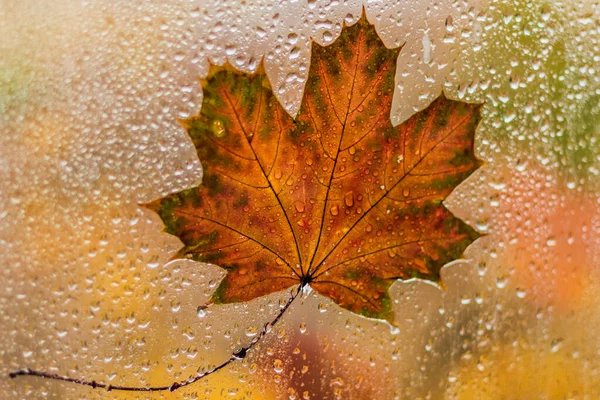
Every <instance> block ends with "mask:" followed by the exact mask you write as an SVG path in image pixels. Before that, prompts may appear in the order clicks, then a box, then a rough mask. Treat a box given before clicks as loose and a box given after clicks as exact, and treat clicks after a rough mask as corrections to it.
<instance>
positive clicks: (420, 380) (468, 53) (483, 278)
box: [0, 0, 600, 399]
mask: <svg viewBox="0 0 600 400" xmlns="http://www.w3.org/2000/svg"><path fill="white" fill-rule="evenodd" d="M363 6H364V7H365V8H366V14H367V17H368V19H369V21H370V22H371V23H373V24H375V26H376V28H377V30H378V32H379V35H380V36H381V38H382V39H383V41H384V42H385V44H386V45H387V46H389V47H397V46H400V45H402V44H404V48H403V49H402V51H401V53H400V56H399V58H398V68H397V75H396V82H397V90H396V93H395V100H394V108H393V109H392V114H391V118H392V121H393V122H394V123H395V124H397V123H400V122H402V121H404V120H405V119H407V118H408V117H409V116H410V115H412V114H414V113H415V112H416V111H418V110H421V109H423V108H425V107H426V106H427V105H428V104H429V102H431V101H432V100H433V99H434V98H435V97H437V96H438V95H439V93H440V92H441V91H442V90H443V91H444V92H445V93H446V95H447V96H448V97H450V98H452V99H460V100H462V101H468V102H484V103H485V105H484V107H483V109H482V114H483V120H482V122H481V124H480V125H479V128H478V131H477V136H476V152H477V154H478V157H479V158H481V159H483V160H485V165H484V166H483V167H482V168H480V169H479V170H478V171H477V172H476V173H475V174H474V175H472V176H471V177H470V178H469V179H468V180H467V181H465V182H464V183H463V184H461V185H460V186H459V187H458V188H457V189H456V190H455V191H454V192H453V193H452V195H451V196H450V198H448V200H446V201H445V204H446V205H447V206H448V207H449V208H450V209H451V210H452V211H453V212H454V213H455V214H456V215H457V216H459V217H461V218H462V219H464V220H465V221H466V222H468V223H469V224H471V225H472V226H474V227H476V229H477V230H478V231H479V232H481V233H483V234H485V235H484V236H483V237H482V238H480V239H479V240H477V241H476V242H475V243H474V244H473V245H471V246H470V247H469V248H468V249H467V252H466V254H465V259H464V260H459V261H456V262H453V263H452V264H451V265H448V266H446V267H445V268H444V270H443V271H442V278H443V282H444V289H443V290H440V289H439V288H437V287H435V286H432V285H430V284H426V283H424V282H420V281H412V282H398V283H396V284H395V285H394V286H393V287H392V297H393V299H394V309H395V312H396V315H397V325H398V328H397V329H390V327H389V326H388V325H386V324H383V323H381V322H378V321H373V320H368V319H365V318H361V317H359V316H358V315H355V314H351V313H349V312H347V311H345V310H343V309H341V308H339V307H338V306H337V305H335V304H334V303H332V302H331V301H329V300H328V299H326V298H323V297H320V296H319V295H317V294H315V293H310V294H308V295H305V296H304V297H303V298H302V299H299V300H301V301H296V302H295V303H294V304H293V306H292V308H291V309H290V311H289V312H288V313H287V314H286V315H285V317H284V318H283V320H282V321H281V322H280V323H279V324H278V325H276V327H275V329H274V331H273V332H272V333H270V334H269V335H267V336H266V337H265V338H264V340H262V341H261V344H260V345H259V346H257V347H256V348H255V350H253V351H252V352H251V353H250V354H249V356H248V357H247V358H246V359H245V360H243V361H239V362H235V363H233V364H231V365H230V366H229V367H227V368H225V369H223V370H221V371H220V372H218V373H216V374H213V375H211V376H209V377H208V378H206V379H204V380H202V381H200V382H198V383H196V384H195V385H192V386H188V387H186V388H184V389H182V390H180V391H178V392H175V393H172V394H171V393H154V394H139V393H138V394H127V393H120V392H106V391H104V390H93V389H90V388H87V387H81V386H77V385H73V384H65V383H60V382H53V381H48V380H42V379H39V378H32V377H24V378H19V379H16V380H10V379H8V378H7V374H8V372H9V371H12V370H15V369H19V368H23V367H30V368H34V369H40V370H45V371H48V372H53V373H61V374H68V375H70V376H72V377H84V378H87V379H90V380H92V379H95V380H97V381H102V382H107V383H111V384H113V385H152V386H157V385H168V384H170V383H172V382H173V381H175V380H182V379H186V378H187V377H189V376H192V375H195V374H196V373H197V371H203V370H206V369H207V368H208V367H209V366H210V365H215V364H218V363H220V362H221V361H222V360H224V359H226V358H228V357H229V356H230V355H231V353H232V351H233V350H235V349H237V348H239V347H241V346H242V345H245V344H246V343H248V342H249V341H250V340H252V337H253V336H255V335H256V334H257V333H258V332H259V330H260V329H262V326H263V324H264V323H265V322H266V321H268V320H270V319H271V318H272V316H274V315H275V314H276V313H277V311H278V309H279V304H280V302H281V301H284V300H285V298H286V296H287V294H286V293H279V294H274V295H271V296H268V297H265V298H260V299H257V300H254V301H251V302H249V303H245V304H237V305H227V306H219V307H212V308H209V309H208V310H207V311H206V312H202V311H198V306H200V305H202V304H204V303H205V302H206V301H207V299H208V298H209V297H210V295H211V293H212V291H213V290H214V289H215V288H216V285H217V284H218V283H219V280H220V279H221V278H222V277H223V272H222V270H220V269H219V268H218V267H216V266H212V265H204V264H200V263H196V262H191V261H177V262H171V263H167V261H168V260H169V258H170V257H171V255H172V254H173V253H174V252H175V251H176V250H177V249H178V248H179V246H180V244H179V241H178V239H176V238H174V237H172V236H169V235H167V234H165V233H163V232H162V223H161V221H160V220H159V218H158V217H157V216H156V215H154V214H153V213H151V212H149V211H148V210H143V209H141V208H139V207H138V206H137V205H138V204H140V203H146V202H149V201H151V200H154V199H157V198H159V197H162V196H165V195H166V194H168V193H172V192H175V191H179V190H182V189H184V188H188V187H191V186H194V185H197V184H198V182H200V181H201V177H202V168H201V164H200V162H201V160H198V158H197V156H196V154H195V150H194V148H193V145H192V143H191V140H190V139H189V138H188V137H187V135H186V133H185V131H184V130H183V128H182V127H181V126H180V125H179V124H178V123H177V119H178V118H185V117H189V116H191V115H193V114H195V113H197V112H198V110H199V107H200V104H201V101H202V91H201V88H200V86H199V78H201V77H203V76H205V74H206V73H207V72H208V66H209V62H212V63H216V64H222V63H224V62H225V60H229V62H231V63H232V64H233V65H234V66H236V67H237V68H239V69H240V70H244V71H253V70H254V69H255V68H256V66H257V65H258V63H259V62H260V60H261V59H263V60H264V63H265V67H266V70H267V72H268V75H269V78H270V80H271V82H272V86H273V88H274V90H275V91H276V94H277V96H278V98H279V99H280V101H281V102H282V104H283V105H284V106H285V108H286V109H287V110H288V111H289V112H290V114H292V115H295V113H296V111H297V110H298V106H299V104H300V99H301V95H302V88H303V85H304V82H305V78H306V76H307V74H308V66H309V63H310V46H311V40H314V41H316V42H317V43H320V44H322V45H325V44H327V43H331V42H333V41H334V40H335V39H336V38H337V37H338V36H339V33H340V31H341V29H342V26H343V25H344V24H352V23H354V22H355V21H357V20H358V18H359V17H360V15H361V12H362V7H363ZM599 46H600V6H599V4H598V2H597V1H592V0H585V1H572V2H570V1H564V2H560V1H540V0H534V1H525V0H497V1H496V0H489V1H461V0H451V1H446V0H439V1H437V2H435V3H432V2H426V1H416V0H403V1H387V2H386V1H368V2H365V4H363V3H362V2H361V1H354V0H347V1H345V0H339V1H338V0H325V1H321V0H287V1H252V0H247V1H233V0H232V1H221V2H212V1H210V2H209V1H202V0H173V1H169V2H164V1H155V0H144V1H137V0H136V1H133V0H127V1H125V0H111V1H88V0H79V1H75V0H70V1H66V0H55V1H52V2H44V1H39V0H36V1H34V0H20V1H12V0H0V266H1V268H0V283H1V286H2V288H1V289H0V337H1V338H2V340H1V341H0V356H1V358H0V359H1V364H0V398H2V399H109V398H110V399H134V398H139V399H146V398H147V399H154V398H156V399H175V398H187V399H373V398H376V399H597V398H600V341H599V340H598V334H599V333H600V299H599V296H598V294H600V283H599V278H600V270H599V266H600V201H599V197H600V196H599V195H600V177H599V174H600V67H599V65H600V49H599Z"/></svg>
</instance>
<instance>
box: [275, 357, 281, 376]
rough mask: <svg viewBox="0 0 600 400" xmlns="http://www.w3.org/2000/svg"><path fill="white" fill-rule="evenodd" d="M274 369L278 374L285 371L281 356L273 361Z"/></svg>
mask: <svg viewBox="0 0 600 400" xmlns="http://www.w3.org/2000/svg"><path fill="white" fill-rule="evenodd" d="M273 371H275V372H276V373H278V374H280V373H282V372H283V361H281V360H280V359H279V358H278V359H276V360H275V361H273Z"/></svg>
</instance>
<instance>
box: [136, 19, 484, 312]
mask: <svg viewBox="0 0 600 400" xmlns="http://www.w3.org/2000/svg"><path fill="white" fill-rule="evenodd" d="M399 51H400V49H387V48H386V47H385V46H384V45H383V43H382V42H381V40H380V39H379V37H378V36H377V33H376V32H375V29H374V28H373V26H371V25H370V24H369V23H368V22H367V20H366V18H365V17H364V16H363V18H361V20H360V21H359V22H358V23H356V24H355V25H354V26H351V27H346V28H344V30H343V32H342V34H341V37H340V38H339V39H338V40H337V41H335V43H333V44H332V45H330V46H327V47H322V46H319V45H318V44H316V43H313V50H312V58H311V67H310V73H309V76H308V81H307V83H306V88H305V91H304V97H303V101H302V104H301V107H300V111H299V114H298V116H297V118H296V119H294V118H292V117H290V116H289V115H288V114H287V113H286V111H285V110H284V109H283V108H282V106H281V105H280V103H279V102H278V101H277V99H276V98H275V95H274V94H273V91H272V89H271V85H270V83H269V80H268V78H267V76H266V74H265V73H264V70H263V68H262V66H261V67H259V68H258V71H257V72H256V73H254V74H252V75H249V74H245V73H242V72H238V71H235V70H234V69H233V68H231V67H229V66H225V67H214V66H213V67H211V70H210V72H209V74H208V77H207V78H206V79H205V80H203V81H202V87H203V89H204V101H203V104H202V109H201V112H200V114H199V115H197V116H196V117H193V118H191V119H189V120H186V121H184V122H183V124H184V126H185V128H186V129H187V131H188V133H189V135H190V137H191V138H192V140H193V142H194V145H195V146H196V148H197V150H198V156H199V157H200V160H202V163H203V166H204V178H203V184H202V185H200V186H198V187H194V188H192V189H189V190H184V191H182V192H180V193H176V194H173V195H170V196H167V197H165V198H163V199H160V200H158V201H156V202H154V203H151V204H149V205H147V206H148V207H150V208H151V209H153V210H155V211H157V212H158V213H159V215H160V216H161V218H162V220H163V221H164V223H165V226H166V231H167V232H169V233H171V234H173V235H176V236H177V237H179V238H180V239H181V241H182V242H183V244H184V247H183V248H182V249H181V251H180V252H179V253H178V255H177V256H176V257H178V258H184V257H188V258H192V259H194V260H197V261H203V262H210V263H214V264H217V265H220V266H221V267H223V268H225V269H226V270H227V275H226V277H225V278H224V280H223V281H222V282H221V285H220V286H219V288H218V289H217V290H216V292H215V293H214V295H213V301H214V302H216V303H231V302H241V301H248V300H251V299H254V298H256V297H259V296H264V295H267V294H269V293H272V292H276V291H280V290H283V289H286V288H289V287H290V286H293V285H297V284H303V285H305V284H310V286H311V287H312V288H313V289H314V290H316V291H317V292H319V293H320V294H322V295H324V296H328V297H330V298H331V299H333V300H334V301H335V302H336V303H337V304H339V305H340V306H342V307H344V308H346V309H348V310H350V311H352V312H355V313H359V314H362V315H364V316H368V317H372V318H380V319H387V320H391V319H392V317H393V316H392V307H391V301H390V298H389V295H388V288H389V287H390V285H391V284H392V283H393V282H394V281H395V280H397V279H408V278H412V277H419V278H423V279H429V280H431V281H439V271H440V268H441V267H442V266H443V265H444V264H445V263H447V262H449V261H452V260H454V259H456V258H458V257H460V256H461V254H462V252H463V251H464V249H465V248H466V247H467V246H468V245H469V244H470V243H471V242H473V240H475V239H476V238H477V237H478V235H477V233H476V232H475V231H474V230H473V229H471V228H470V227H469V226H468V225H466V224H465V223H464V222H462V221H461V220H459V219H457V218H456V217H454V216H453V215H452V214H451V213H450V212H449V211H448V210H447V209H446V208H445V207H444V206H443V205H442V200H444V199H445V198H446V197H447V196H448V195H449V194H450V192H451V191H452V190H453V189H454V188H455V187H456V186H457V185H458V184H459V183H460V182H462V181H463V180H464V179H465V178H467V177H468V176H469V175H470V174H471V173H473V171H475V170H476V169H477V168H478V167H479V165H480V162H479V161H478V160H477V159H476V158H475V156H474V154H473V138H474V134H475V128H476V126H477V123H478V121H479V111H478V110H479V105H473V104H467V103H462V102H456V101H451V100H448V99H446V98H445V97H444V96H443V95H442V96H440V97H439V98H437V99H436V100H435V101H434V102H433V103H432V104H431V105H430V106H429V107H428V108H427V109H425V110H423V111H421V112H419V113H417V114H416V115H414V116H413V117H411V118H410V119H409V120H408V121H406V122H404V123H403V124H401V125H399V126H396V127H394V126H392V124H391V121H390V108H391V103H392V95H393V93H394V77H395V70H396V68H395V67H396V59H397V56H398V53H399Z"/></svg>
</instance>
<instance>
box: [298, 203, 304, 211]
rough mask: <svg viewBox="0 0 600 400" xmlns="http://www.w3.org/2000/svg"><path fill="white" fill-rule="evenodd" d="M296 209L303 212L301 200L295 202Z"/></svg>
mask: <svg viewBox="0 0 600 400" xmlns="http://www.w3.org/2000/svg"><path fill="white" fill-rule="evenodd" d="M296 211H298V212H304V203H303V202H301V201H297V202H296Z"/></svg>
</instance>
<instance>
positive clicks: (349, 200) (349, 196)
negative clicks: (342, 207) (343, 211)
mask: <svg viewBox="0 0 600 400" xmlns="http://www.w3.org/2000/svg"><path fill="white" fill-rule="evenodd" d="M344 204H346V206H347V207H352V206H353V205H354V193H352V192H348V193H346V194H345V195H344Z"/></svg>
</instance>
